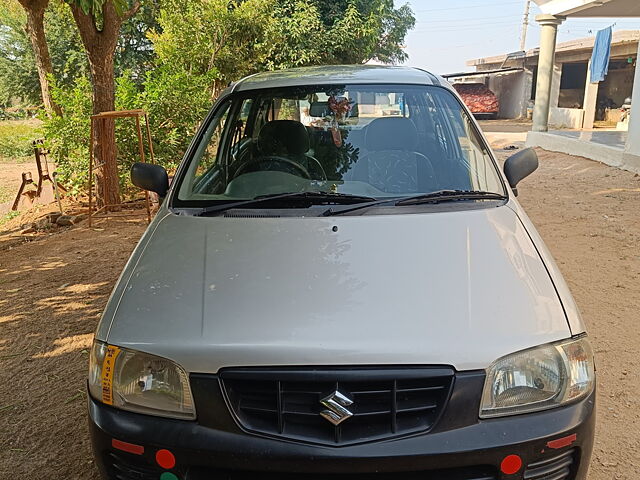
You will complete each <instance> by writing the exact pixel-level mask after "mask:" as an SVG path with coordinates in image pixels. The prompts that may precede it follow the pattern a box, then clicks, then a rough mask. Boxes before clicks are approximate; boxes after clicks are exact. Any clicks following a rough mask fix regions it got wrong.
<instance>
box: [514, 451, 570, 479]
mask: <svg viewBox="0 0 640 480" xmlns="http://www.w3.org/2000/svg"><path fill="white" fill-rule="evenodd" d="M574 460H575V450H568V451H566V452H564V453H561V454H560V455H555V456H553V457H549V458H545V459H544V460H540V461H538V462H534V463H530V464H529V465H527V469H526V470H525V472H524V478H525V480H567V479H569V478H572V476H573V469H574V465H575V461H574Z"/></svg>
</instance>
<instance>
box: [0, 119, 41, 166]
mask: <svg viewBox="0 0 640 480" xmlns="http://www.w3.org/2000/svg"><path fill="white" fill-rule="evenodd" d="M41 137H42V131H41V129H40V122H38V121H37V120H7V121H3V122H0V161H12V162H21V161H26V160H28V159H29V158H32V157H33V146H32V144H31V143H32V142H33V141H34V140H36V139H38V138H41Z"/></svg>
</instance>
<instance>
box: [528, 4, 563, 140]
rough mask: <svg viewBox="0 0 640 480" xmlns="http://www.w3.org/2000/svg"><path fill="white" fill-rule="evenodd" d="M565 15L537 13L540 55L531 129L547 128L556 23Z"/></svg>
mask: <svg viewBox="0 0 640 480" xmlns="http://www.w3.org/2000/svg"><path fill="white" fill-rule="evenodd" d="M564 19H565V17H556V16H553V15H538V16H537V17H536V22H538V23H539V24H540V26H541V27H542V30H541V31H540V56H539V59H538V83H537V86H536V99H535V107H534V109H533V131H534V132H546V131H547V130H549V109H550V107H551V87H552V83H553V75H554V67H555V65H554V63H555V56H556V39H557V37H558V25H560V24H561V23H562V22H563V21H564Z"/></svg>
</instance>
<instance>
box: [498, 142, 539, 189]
mask: <svg viewBox="0 0 640 480" xmlns="http://www.w3.org/2000/svg"><path fill="white" fill-rule="evenodd" d="M537 168H538V154H537V153H536V151H535V150H534V149H533V148H527V149H525V150H522V151H521V152H518V153H516V154H515V155H512V156H510V157H509V158H508V159H507V161H506V162H504V174H505V175H506V176H507V180H508V181H509V186H510V187H511V189H512V190H513V193H514V194H515V195H516V196H517V195H518V189H517V188H516V187H517V186H518V183H520V181H521V180H523V179H525V178H527V177H528V176H529V175H531V174H532V173H533V172H535V171H536V169H537Z"/></svg>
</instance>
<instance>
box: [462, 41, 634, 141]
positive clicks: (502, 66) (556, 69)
mask: <svg viewBox="0 0 640 480" xmlns="http://www.w3.org/2000/svg"><path fill="white" fill-rule="evenodd" d="M594 42H595V36H593V37H590V38H582V39H579V40H572V41H570V42H564V43H560V44H558V45H557V48H556V55H555V62H554V65H553V79H552V86H551V95H550V97H549V104H550V105H549V107H550V108H549V124H550V125H551V126H554V127H558V128H592V127H593V124H594V120H600V121H608V122H610V123H611V124H614V125H615V124H616V123H617V122H618V121H619V120H620V107H622V105H623V104H624V102H625V99H627V98H628V97H631V95H632V92H633V84H634V74H635V66H636V62H637V57H638V44H639V43H640V30H624V31H617V32H614V34H613V40H612V45H611V62H610V66H609V74H608V75H607V78H606V80H605V81H604V82H601V83H600V84H591V83H590V81H589V78H588V77H589V61H590V59H591V53H592V51H593V46H594ZM539 58H540V49H539V48H535V49H532V50H529V51H527V52H517V53H515V54H513V53H512V54H504V55H498V56H495V57H487V58H479V59H476V60H470V61H468V62H467V65H469V66H472V67H475V69H476V71H475V72H474V74H473V75H464V76H463V75H460V76H455V75H454V76H450V80H452V81H454V82H478V81H481V82H483V83H485V84H486V85H487V86H488V87H489V88H490V89H491V90H492V91H493V92H494V93H495V94H496V95H497V96H498V98H499V100H500V114H499V116H500V117H501V118H521V117H525V116H527V113H529V115H531V114H532V113H533V111H532V105H533V102H534V100H535V97H536V84H537V74H538V62H539Z"/></svg>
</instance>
